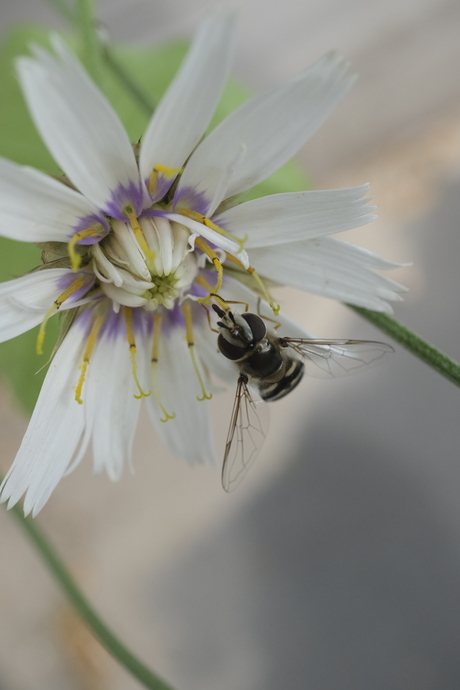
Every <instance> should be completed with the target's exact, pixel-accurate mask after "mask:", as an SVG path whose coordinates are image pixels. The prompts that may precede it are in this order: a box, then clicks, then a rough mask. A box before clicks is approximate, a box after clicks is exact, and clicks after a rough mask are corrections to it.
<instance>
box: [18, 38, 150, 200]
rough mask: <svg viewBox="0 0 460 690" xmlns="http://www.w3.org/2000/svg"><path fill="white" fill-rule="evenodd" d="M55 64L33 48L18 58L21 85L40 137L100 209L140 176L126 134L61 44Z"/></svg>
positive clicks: (103, 98) (58, 161)
mask: <svg viewBox="0 0 460 690" xmlns="http://www.w3.org/2000/svg"><path fill="white" fill-rule="evenodd" d="M55 48H56V51H57V52H58V59H54V58H52V57H51V56H50V55H49V54H47V53H45V51H43V50H40V49H36V50H35V54H36V58H35V59H32V58H20V59H19V60H18V62H17V68H18V73H19V80H20V82H21V86H22V90H23V92H24V96H25V99H26V101H27V105H28V107H29V110H30V113H31V115H32V118H33V120H34V123H35V126H36V127H37V129H38V131H39V132H40V135H41V137H42V139H43V141H44V142H45V144H46V145H47V147H48V149H49V150H50V152H51V153H52V155H53V157H54V159H55V160H56V162H57V163H58V165H59V166H60V167H61V168H62V169H63V170H64V172H65V173H66V175H67V176H68V177H69V179H70V180H71V181H72V182H73V184H74V185H75V186H76V187H77V188H78V189H79V190H80V191H81V192H82V194H84V195H85V196H86V197H87V198H88V199H90V200H91V201H92V202H93V203H94V204H96V206H98V207H99V208H104V209H106V207H107V206H108V204H109V202H110V201H111V200H112V194H113V193H114V192H116V191H117V190H118V188H119V187H120V185H121V186H123V187H128V186H129V184H130V183H132V184H133V185H134V187H135V189H136V190H137V191H136V194H138V193H140V192H139V189H140V183H139V173H138V170H137V165H136V160H135V157H134V153H133V150H132V146H131V144H130V141H129V138H128V135H127V134H126V131H125V129H124V127H123V125H122V124H121V122H120V120H119V118H118V115H117V114H116V113H115V111H114V109H113V108H112V106H111V105H110V103H109V102H108V100H107V99H106V98H105V96H103V94H102V93H101V92H100V91H99V89H98V88H97V87H96V85H95V84H94V83H93V82H92V81H91V79H90V78H89V77H88V75H87V74H86V72H85V71H84V70H83V68H82V67H81V66H80V65H79V63H78V62H77V61H76V60H75V58H74V57H73V56H72V55H71V54H70V53H69V52H68V51H67V50H66V48H65V47H64V46H63V44H62V43H60V42H56V41H55Z"/></svg>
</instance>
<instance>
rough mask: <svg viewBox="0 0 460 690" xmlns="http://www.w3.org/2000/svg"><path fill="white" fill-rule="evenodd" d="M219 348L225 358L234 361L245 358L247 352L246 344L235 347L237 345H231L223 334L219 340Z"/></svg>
mask: <svg viewBox="0 0 460 690" xmlns="http://www.w3.org/2000/svg"><path fill="white" fill-rule="evenodd" d="M217 347H218V348H219V350H220V351H221V353H222V354H223V355H224V357H226V358H227V359H231V360H233V361H235V360H237V359H241V358H242V357H244V354H245V352H246V346H245V344H244V343H241V345H235V343H231V342H229V341H228V340H227V339H226V338H224V336H223V335H222V334H220V335H219V337H218V338H217Z"/></svg>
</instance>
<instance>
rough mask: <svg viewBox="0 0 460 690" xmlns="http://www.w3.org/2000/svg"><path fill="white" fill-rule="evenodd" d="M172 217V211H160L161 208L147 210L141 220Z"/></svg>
mask: <svg viewBox="0 0 460 690" xmlns="http://www.w3.org/2000/svg"><path fill="white" fill-rule="evenodd" d="M170 215H171V211H160V209H159V208H146V209H145V210H144V211H142V213H141V215H140V216H139V218H144V216H146V217H147V218H169V216H170Z"/></svg>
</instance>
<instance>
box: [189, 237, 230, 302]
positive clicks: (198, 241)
mask: <svg viewBox="0 0 460 690" xmlns="http://www.w3.org/2000/svg"><path fill="white" fill-rule="evenodd" d="M195 247H198V249H201V251H202V252H204V253H205V254H206V256H207V257H209V258H210V259H211V261H212V263H213V264H214V267H215V269H216V271H217V283H216V286H215V288H213V289H212V290H211V292H219V290H220V288H221V287H222V282H223V280H224V269H223V267H222V264H221V262H220V260H219V257H218V256H217V254H216V252H215V251H214V249H211V247H210V246H209V244H207V242H205V241H204V239H203V238H202V237H196V238H195ZM207 300H208V297H202V298H200V299H199V300H198V302H205V301H207Z"/></svg>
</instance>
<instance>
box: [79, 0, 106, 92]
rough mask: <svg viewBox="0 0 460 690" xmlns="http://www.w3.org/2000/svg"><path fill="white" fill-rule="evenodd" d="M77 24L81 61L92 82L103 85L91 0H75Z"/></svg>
mask: <svg viewBox="0 0 460 690" xmlns="http://www.w3.org/2000/svg"><path fill="white" fill-rule="evenodd" d="M76 20H77V26H78V27H79V29H80V34H81V38H82V44H83V51H84V52H83V62H84V64H85V66H86V69H87V70H88V72H89V74H90V75H91V77H92V78H93V80H94V82H95V83H96V84H97V85H98V86H99V88H102V87H103V70H102V62H103V55H102V45H101V42H100V40H99V35H98V30H97V22H96V17H95V13H94V3H93V1H92V0H77V13H76Z"/></svg>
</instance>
